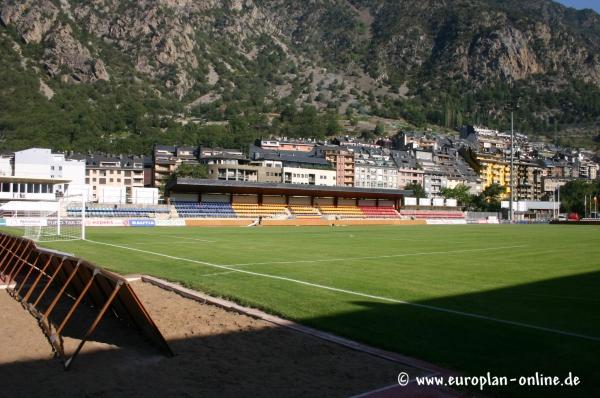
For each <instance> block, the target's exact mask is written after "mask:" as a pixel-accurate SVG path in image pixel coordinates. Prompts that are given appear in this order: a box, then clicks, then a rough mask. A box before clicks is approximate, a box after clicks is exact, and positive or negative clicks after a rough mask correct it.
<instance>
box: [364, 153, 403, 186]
mask: <svg viewBox="0 0 600 398" xmlns="http://www.w3.org/2000/svg"><path fill="white" fill-rule="evenodd" d="M354 186H355V187H359V188H386V189H398V166H397V165H396V163H395V162H394V160H393V159H392V158H391V156H390V155H389V154H387V153H384V152H383V151H381V150H369V149H365V148H355V152H354Z"/></svg>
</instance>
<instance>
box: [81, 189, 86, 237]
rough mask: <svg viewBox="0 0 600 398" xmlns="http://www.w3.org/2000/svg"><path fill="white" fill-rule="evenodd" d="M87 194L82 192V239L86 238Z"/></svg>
mask: <svg viewBox="0 0 600 398" xmlns="http://www.w3.org/2000/svg"><path fill="white" fill-rule="evenodd" d="M85 199H86V198H85V194H83V193H82V194H81V239H82V240H85V202H86V200H85Z"/></svg>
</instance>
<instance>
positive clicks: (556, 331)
mask: <svg viewBox="0 0 600 398" xmlns="http://www.w3.org/2000/svg"><path fill="white" fill-rule="evenodd" d="M86 242H90V243H95V244H98V245H105V246H111V247H117V248H120V249H124V250H130V251H135V252H140V253H144V254H151V255H154V256H157V257H164V258H170V259H172V260H178V261H185V262H189V263H195V264H200V265H206V266H209V267H214V268H218V269H224V270H228V271H232V272H239V273H241V274H246V275H252V276H259V277H262V278H270V279H276V280H280V281H285V282H290V283H295V284H298V285H304V286H310V287H314V288H317V289H323V290H328V291H331V292H337V293H344V294H348V295H352V296H358V297H365V298H370V299H373V300H379V301H384V302H388V303H394V304H406V305H411V306H413V307H417V308H425V309H428V310H432V311H438V312H445V313H448V314H454V315H460V316H464V317H468V318H475V319H481V320H485V321H492V322H497V323H503V324H505V325H511V326H519V327H522V328H527V329H533V330H540V331H544V332H548V333H554V334H560V335H563V336H570V337H578V338H581V339H586V340H593V341H600V337H597V336H588V335H585V334H579V333H574V332H569V331H564V330H560V329H552V328H547V327H544V326H537V325H531V324H528V323H524V322H517V321H510V320H507V319H501V318H494V317H491V316H486V315H480V314H473V313H470V312H464V311H457V310H452V309H449V308H443V307H436V306H433V305H428V304H420V303H411V302H409V301H404V300H398V299H393V298H389V297H382V296H376V295H373V294H367V293H361V292H355V291H352V290H346V289H340V288H337V287H332V286H326V285H320V284H318V283H311V282H306V281H302V280H299V279H292V278H286V277H284V276H277V275H270V274H264V273H260V272H252V271H246V270H242V269H236V268H231V267H228V266H225V265H218V264H213V263H209V262H206V261H199V260H192V259H189V258H184V257H176V256H171V255H168V254H163V253H156V252H151V251H148V250H141V249H136V248H134V247H128V246H122V245H115V244H112V243H105V242H98V241H93V240H86ZM494 249H498V248H489V249H488V250H494Z"/></svg>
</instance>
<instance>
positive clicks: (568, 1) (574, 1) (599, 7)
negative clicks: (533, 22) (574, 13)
mask: <svg viewBox="0 0 600 398" xmlns="http://www.w3.org/2000/svg"><path fill="white" fill-rule="evenodd" d="M555 1H558V2H559V3H563V4H564V5H566V6H569V7H573V8H591V9H593V10H596V12H600V0H555Z"/></svg>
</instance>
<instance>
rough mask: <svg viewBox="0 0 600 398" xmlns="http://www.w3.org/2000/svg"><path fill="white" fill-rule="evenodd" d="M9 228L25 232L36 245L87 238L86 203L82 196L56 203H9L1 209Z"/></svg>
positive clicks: (64, 198) (60, 199) (60, 200)
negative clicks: (38, 243)
mask: <svg viewBox="0 0 600 398" xmlns="http://www.w3.org/2000/svg"><path fill="white" fill-rule="evenodd" d="M1 210H2V212H3V214H4V219H5V221H6V226H7V227H15V228H20V229H22V230H23V236H24V237H26V238H28V239H32V240H34V241H36V242H52V241H64V240H79V239H85V201H84V198H83V196H82V195H78V196H70V197H67V196H65V197H61V198H59V199H58V200H56V201H19V202H8V203H7V204H5V205H3V206H2V207H1Z"/></svg>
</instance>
